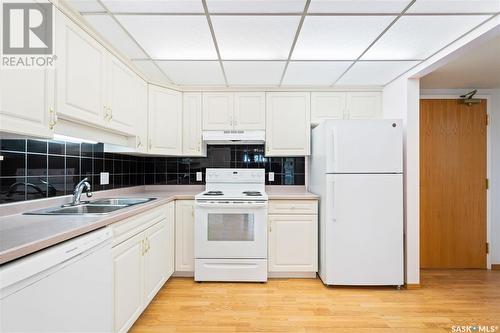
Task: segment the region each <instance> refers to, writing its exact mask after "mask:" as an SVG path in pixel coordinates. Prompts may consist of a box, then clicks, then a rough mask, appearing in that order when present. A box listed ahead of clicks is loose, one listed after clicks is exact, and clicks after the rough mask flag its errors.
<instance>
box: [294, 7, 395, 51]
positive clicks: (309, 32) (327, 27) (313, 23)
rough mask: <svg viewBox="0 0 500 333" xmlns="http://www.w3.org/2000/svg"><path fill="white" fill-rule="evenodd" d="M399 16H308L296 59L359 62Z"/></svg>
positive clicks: (301, 33) (300, 37)
mask: <svg viewBox="0 0 500 333" xmlns="http://www.w3.org/2000/svg"><path fill="white" fill-rule="evenodd" d="M394 18H395V16H308V17H306V19H305V20H304V25H303V26H302V30H301V32H300V35H299V38H298V40H297V44H296V45H295V49H294V51H293V55H292V59H294V60H352V59H357V57H359V56H360V55H361V53H362V52H363V51H364V50H365V49H366V48H367V47H368V46H369V45H370V43H372V42H373V41H374V40H375V38H377V36H378V35H380V33H381V32H382V31H383V30H384V29H385V28H386V27H387V26H388V25H389V24H390V23H391V22H392V21H393V20H394Z"/></svg>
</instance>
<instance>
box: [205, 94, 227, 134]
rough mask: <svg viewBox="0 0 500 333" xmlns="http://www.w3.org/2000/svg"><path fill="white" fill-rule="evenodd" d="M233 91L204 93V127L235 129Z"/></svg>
mask: <svg viewBox="0 0 500 333" xmlns="http://www.w3.org/2000/svg"><path fill="white" fill-rule="evenodd" d="M233 103H234V94H233V93H203V129H204V130H231V129H233V109H234V104H233Z"/></svg>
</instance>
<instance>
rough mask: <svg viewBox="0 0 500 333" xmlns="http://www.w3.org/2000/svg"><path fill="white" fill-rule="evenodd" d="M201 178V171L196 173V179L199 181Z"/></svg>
mask: <svg viewBox="0 0 500 333" xmlns="http://www.w3.org/2000/svg"><path fill="white" fill-rule="evenodd" d="M202 180H203V174H202V173H201V172H199V171H198V172H197V173H196V181H197V182H201V181H202Z"/></svg>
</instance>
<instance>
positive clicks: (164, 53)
mask: <svg viewBox="0 0 500 333" xmlns="http://www.w3.org/2000/svg"><path fill="white" fill-rule="evenodd" d="M115 17H116V18H117V19H118V21H120V23H121V24H122V25H123V26H124V27H125V29H127V30H128V31H129V32H130V34H131V35H132V36H133V37H134V38H135V40H136V41H137V42H138V43H139V44H140V45H141V46H142V47H143V48H144V50H145V51H146V52H147V53H148V54H149V55H150V56H151V57H152V58H154V59H165V60H172V59H180V60H191V59H195V60H214V59H217V53H216V51H215V47H214V43H213V40H212V35H211V33H210V29H209V27H208V23H207V19H206V17H205V16H202V15H198V16H195V15H181V16H172V15H153V16H151V15H116V16H115Z"/></svg>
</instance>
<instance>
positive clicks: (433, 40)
mask: <svg viewBox="0 0 500 333" xmlns="http://www.w3.org/2000/svg"><path fill="white" fill-rule="evenodd" d="M488 17H489V16H485V15H474V16H472V15H466V16H449V15H445V16H436V15H433V16H403V17H401V18H400V19H399V20H398V21H397V22H396V23H395V24H394V25H393V26H392V27H391V28H390V29H389V30H388V31H387V32H386V33H385V34H384V35H383V36H382V37H381V38H380V39H379V40H378V41H377V42H376V43H375V45H373V46H372V47H371V48H370V49H369V50H368V52H366V53H365V54H364V56H363V57H362V59H363V60H393V59H396V60H406V59H409V60H415V59H425V58H427V57H429V56H430V55H432V54H433V53H435V52H436V51H438V50H439V49H441V48H442V47H444V46H446V45H447V44H449V43H451V42H453V41H454V40H455V39H457V38H458V37H460V36H461V35H463V34H465V33H466V32H468V31H469V30H471V29H472V28H474V27H475V26H476V25H478V24H479V23H481V22H483V21H484V20H486V19H487V18H488Z"/></svg>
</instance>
